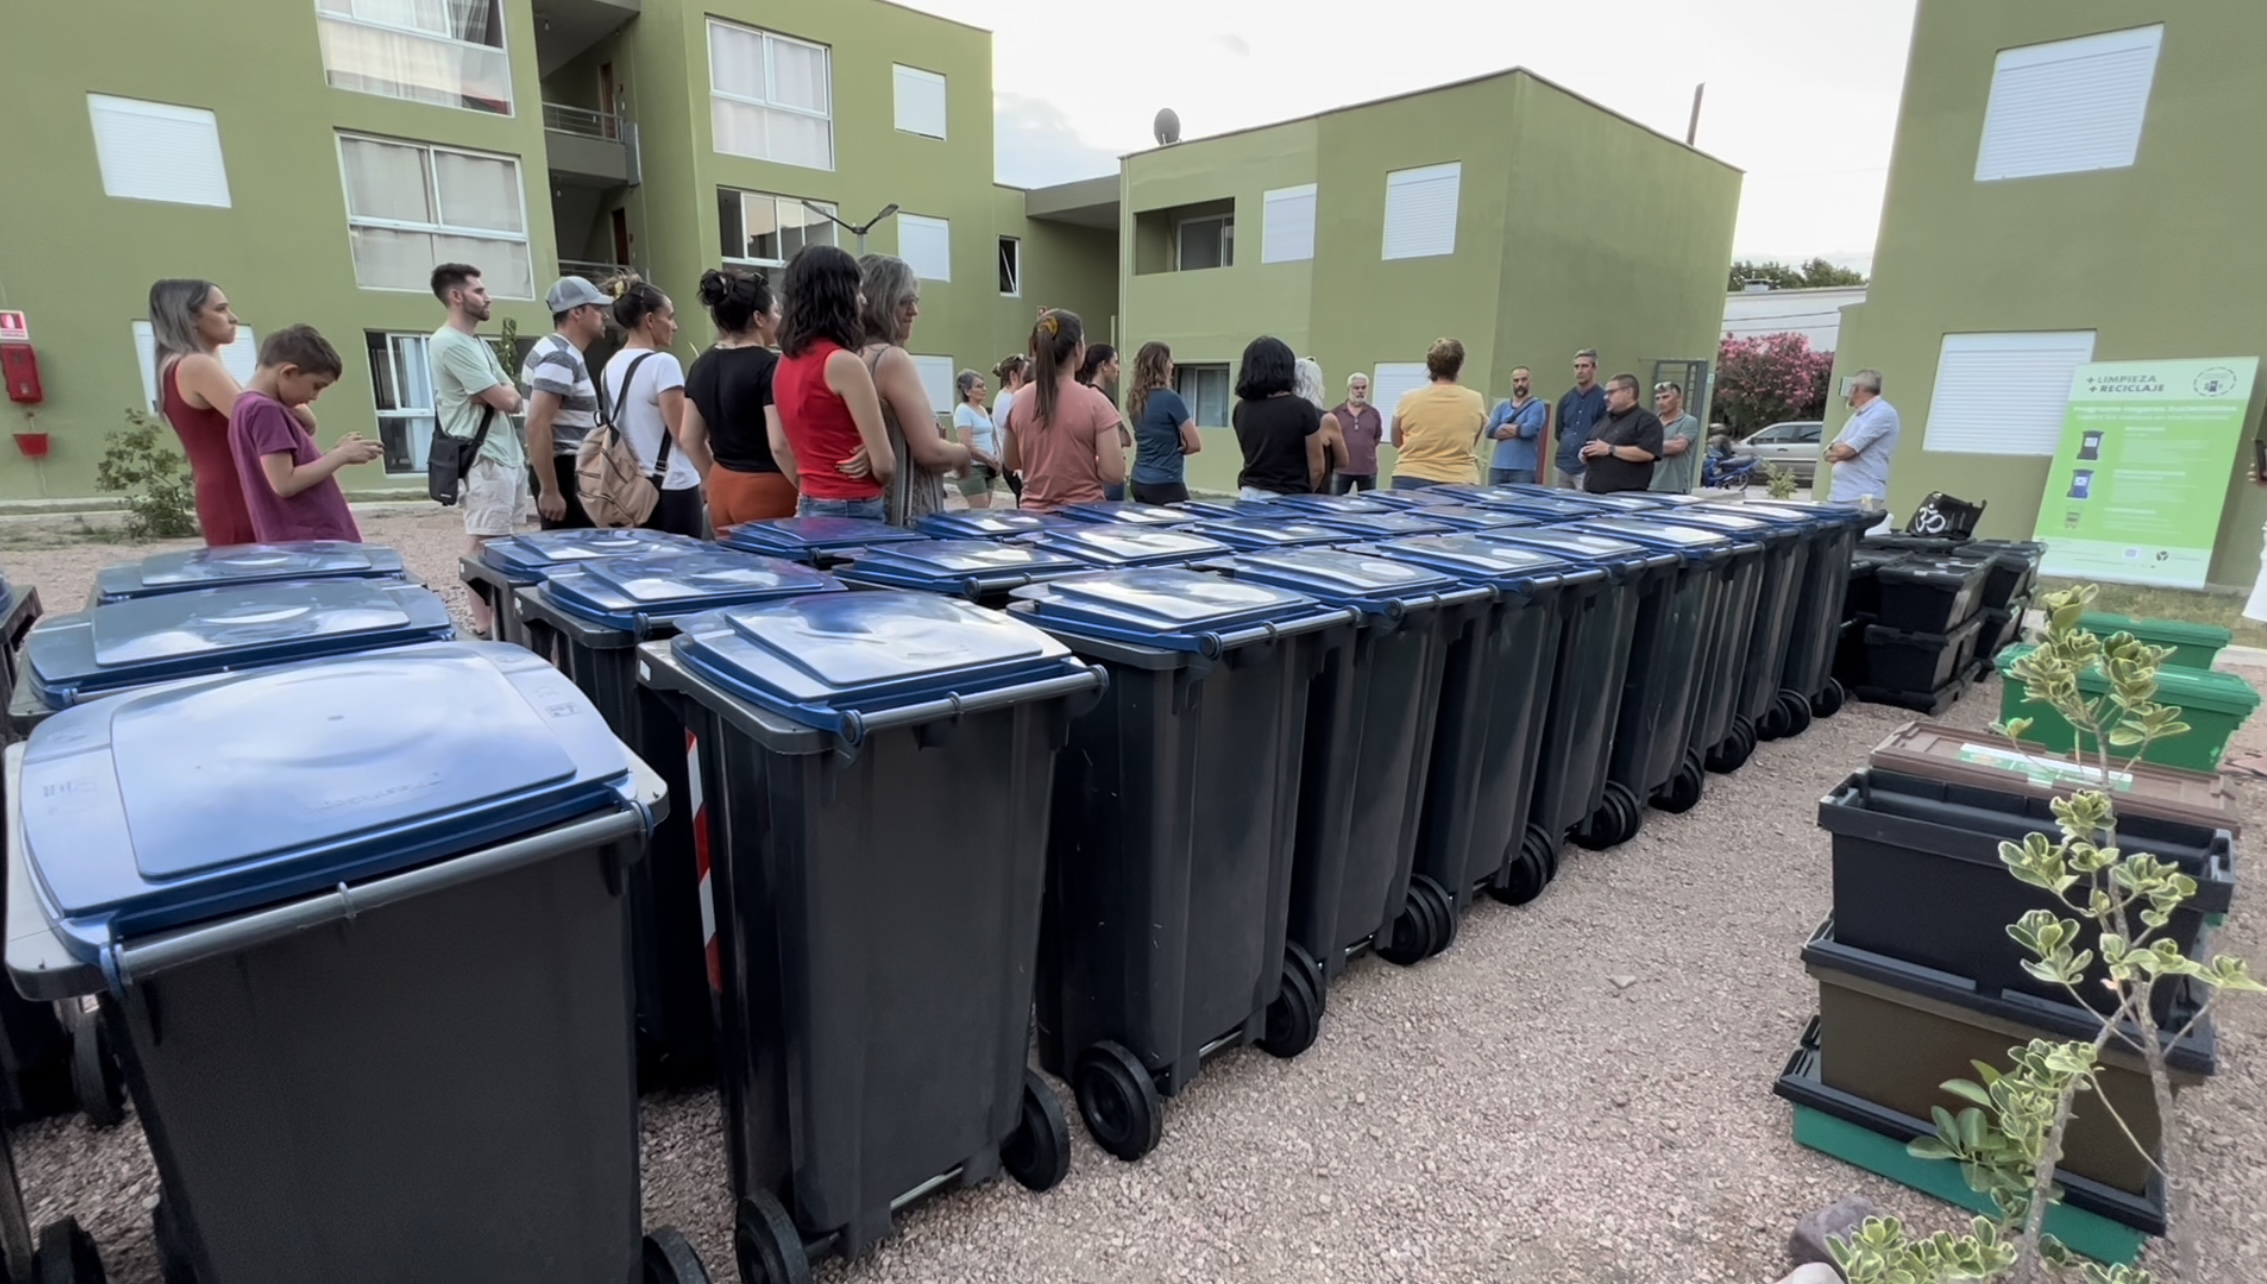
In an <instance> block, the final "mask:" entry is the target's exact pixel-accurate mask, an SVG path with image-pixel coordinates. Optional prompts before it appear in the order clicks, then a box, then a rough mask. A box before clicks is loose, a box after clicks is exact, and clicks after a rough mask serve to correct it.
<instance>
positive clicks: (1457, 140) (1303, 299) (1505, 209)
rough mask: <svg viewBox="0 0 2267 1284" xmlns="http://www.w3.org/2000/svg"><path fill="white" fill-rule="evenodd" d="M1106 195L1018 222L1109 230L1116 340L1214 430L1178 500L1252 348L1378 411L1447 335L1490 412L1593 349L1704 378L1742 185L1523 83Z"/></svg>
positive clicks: (1162, 172)
mask: <svg viewBox="0 0 2267 1284" xmlns="http://www.w3.org/2000/svg"><path fill="white" fill-rule="evenodd" d="M1110 186H1111V185H1110V184H1108V183H1107V182H1106V181H1105V182H1103V183H1096V184H1073V185H1070V186H1069V187H1066V188H1055V189H1049V190H1046V191H1041V192H1034V193H1032V194H1031V198H1030V201H1029V209H1030V211H1031V213H1032V214H1034V215H1035V216H1043V217H1045V218H1048V219H1068V220H1074V221H1080V220H1082V221H1085V222H1087V223H1090V224H1099V225H1104V226H1117V227H1119V228H1120V229H1121V232H1122V235H1121V237H1120V240H1119V245H1118V257H1119V272H1120V277H1119V287H1120V297H1121V298H1122V299H1123V305H1122V307H1121V309H1120V316H1119V318H1118V332H1117V341H1118V343H1119V346H1121V347H1122V348H1124V349H1126V350H1127V351H1128V353H1129V354H1130V353H1131V352H1132V351H1133V350H1134V349H1136V348H1138V347H1139V346H1140V345H1141V344H1142V343H1144V342H1146V341H1148V340H1152V339H1155V340H1162V341H1164V342H1166V343H1168V344H1170V345H1171V346H1172V349H1173V355H1174V357H1175V359H1176V361H1177V363H1178V365H1179V367H1180V372H1179V383H1180V391H1181V393H1182V395H1183V396H1184V398H1185V399H1186V400H1187V401H1188V403H1189V407H1190V409H1191V411H1192V412H1193V413H1194V414H1195V415H1196V417H1197V422H1198V424H1199V425H1200V426H1201V427H1203V428H1206V429H1208V430H1213V431H1209V432H1208V433H1207V443H1206V449H1205V451H1204V452H1203V453H1202V454H1200V455H1198V456H1196V457H1195V458H1194V459H1192V460H1191V461H1190V478H1189V479H1190V484H1191V485H1192V486H1193V487H1197V488H1200V489H1205V490H1213V491H1227V490H1233V489H1234V486H1235V478H1236V473H1237V471H1238V467H1239V459H1238V454H1237V450H1236V446H1235V439H1234V437H1233V435H1232V434H1230V433H1228V432H1227V431H1225V428H1224V426H1225V425H1226V424H1227V422H1228V412H1229V408H1230V404H1231V400H1232V398H1231V393H1230V389H1231V388H1232V387H1233V384H1234V378H1235V366H1236V362H1237V360H1238V358H1239V357H1240V356H1241V355H1242V353H1243V350H1244V346H1245V345H1246V344H1247V343H1249V342H1250V341H1251V340H1252V339H1253V338H1255V337H1257V336H1259V335H1262V334H1273V335H1276V336H1278V337H1280V338H1282V339H1283V340H1284V341H1286V342H1287V343H1289V344H1290V345H1291V346H1292V348H1293V349H1294V350H1296V351H1297V352H1299V353H1300V354H1302V355H1307V356H1312V357H1314V358H1315V359H1316V360H1317V361H1319V362H1320V363H1321V364H1322V367H1323V372H1324V374H1325V376H1326V378H1328V379H1329V381H1330V382H1331V384H1332V385H1333V387H1334V391H1335V392H1338V393H1342V392H1343V390H1344V384H1345V379H1346V378H1347V376H1348V375H1350V374H1352V373H1354V372H1355V371H1365V372H1369V373H1370V374H1371V376H1372V383H1373V395H1374V397H1375V399H1376V401H1377V402H1378V403H1379V404H1380V405H1381V406H1383V407H1385V408H1386V410H1387V412H1388V413H1389V414H1390V411H1391V407H1392V406H1393V404H1394V402H1395V401H1396V400H1397V399H1398V398H1399V396H1400V394H1401V393H1402V392H1405V391H1407V390H1409V389H1411V388H1413V387H1417V386H1420V385H1421V384H1422V383H1423V382H1424V379H1425V374H1424V357H1425V350H1426V348H1427V347H1429V346H1430V345H1431V343H1432V341H1433V340H1434V339H1436V338H1438V337H1441V336H1443V335H1448V336H1454V337H1456V338H1459V339H1461V340H1463V342H1464V345H1465V347H1466V349H1467V351H1468V352H1469V353H1470V356H1469V358H1468V360H1467V364H1466V366H1465V372H1464V381H1465V382H1466V383H1467V384H1469V385H1471V386H1473V387H1475V388H1478V389H1480V390H1481V391H1482V392H1483V393H1484V394H1485V395H1486V396H1487V397H1488V398H1489V399H1490V400H1491V401H1493V400H1496V399H1499V398H1502V397H1505V396H1508V395H1509V393H1510V383H1511V380H1510V374H1511V369H1512V367H1513V366H1517V365H1526V366H1530V367H1532V368H1533V369H1534V371H1535V390H1536V393H1537V395H1540V396H1547V397H1549V398H1552V399H1555V398H1556V397H1557V396H1558V394H1559V393H1560V392H1561V391H1563V390H1564V389H1565V388H1566V387H1568V386H1569V385H1570V384H1571V383H1572V372H1571V361H1572V357H1573V354H1574V352H1575V351H1576V350H1577V349H1579V348H1585V347H1589V348H1596V349H1598V351H1599V354H1600V362H1601V367H1600V373H1601V375H1607V374H1612V373H1615V372H1618V371H1624V370H1626V371H1631V372H1634V373H1636V374H1638V375H1639V376H1640V377H1641V378H1644V379H1647V380H1651V379H1653V378H1655V377H1656V375H1657V373H1658V374H1659V375H1660V376H1661V377H1668V378H1676V379H1679V380H1680V381H1682V382H1684V383H1686V384H1687V385H1688V387H1695V388H1697V387H1699V386H1701V385H1704V384H1705V376H1706V372H1707V371H1708V370H1709V369H1710V368H1712V366H1713V364H1714V356H1715V352H1716V346H1717V339H1718V334H1719V331H1720V329H1721V327H1722V323H1723V312H1724V303H1723V294H1724V282H1723V276H1724V265H1725V264H1726V263H1727V262H1729V260H1730V258H1731V248H1732V226H1733V221H1734V219H1735V217H1736V215H1737V213H1738V208H1739V199H1740V174H1739V171H1738V170H1736V169H1733V168H1732V167H1730V166H1728V165H1726V164H1724V163H1723V162H1721V161H1718V160H1715V159H1714V158H1712V157H1709V156H1707V155H1705V154H1703V153H1701V152H1698V151H1695V150H1694V149H1692V148H1690V147H1688V146H1686V145H1685V144H1683V143H1681V142H1678V141H1676V140H1674V139H1671V138H1668V137H1665V136H1664V135H1661V134H1658V133H1655V132H1654V131H1652V130H1650V129H1647V128H1645V127H1644V126H1641V125H1639V124H1637V123H1635V122H1633V121H1630V120H1628V119H1626V118H1624V117H1621V116H1618V115H1616V114H1614V113H1613V112H1611V111H1609V110H1607V109H1605V108H1603V107H1600V106H1598V105H1597V104H1594V103H1591V102H1588V101H1586V100H1584V99H1582V98H1580V97H1578V96H1576V95H1575V94H1572V93H1569V92H1568V91H1566V90H1564V89H1561V88H1559V87H1558V86H1556V85H1553V84H1551V83H1550V82H1549V81H1546V80H1543V79H1541V78H1540V77H1537V76H1535V75H1533V74H1532V73H1530V72H1527V71H1524V70H1513V71H1508V72H1504V73H1501V74H1498V75H1492V76H1487V77H1483V78H1480V79H1477V80H1471V81H1466V82H1463V83H1459V84H1452V85H1445V86H1441V87H1439V88H1435V89H1429V90H1425V91H1423V92H1420V93H1415V94H1409V95H1405V96H1402V97H1397V98H1390V99H1386V100H1384V101H1380V102H1372V103H1365V104H1361V105H1358V106H1352V107H1347V108H1343V109H1340V110H1336V111H1330V112H1325V113H1323V114H1321V115H1318V116H1311V117H1308V118H1306V119H1303V120H1294V121H1287V122H1284V123H1282V124H1276V125H1268V126H1264V127H1261V128H1257V129H1248V130H1242V131H1238V132H1236V133H1231V134H1225V135H1220V136H1217V137H1211V138H1204V139H1198V140H1194V141H1190V142H1185V143H1177V144H1173V145H1170V146H1161V147H1158V148H1155V149H1153V150H1149V151H1144V152H1140V153H1137V154H1135V155H1132V156H1129V157H1127V158H1126V159H1125V161H1124V164H1123V165H1122V167H1121V174H1120V176H1119V179H1118V181H1117V183H1116V184H1115V188H1116V190H1115V191H1112V190H1110ZM1691 400H1692V404H1694V405H1706V404H1707V402H1706V400H1705V394H1704V393H1703V392H1699V391H1695V392H1693V394H1692V398H1691ZM1483 449H1485V446H1483ZM1390 459H1391V451H1390V448H1389V449H1388V451H1387V464H1386V466H1387V467H1388V468H1390Z"/></svg>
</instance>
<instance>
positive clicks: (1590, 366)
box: [1556, 348, 1606, 490]
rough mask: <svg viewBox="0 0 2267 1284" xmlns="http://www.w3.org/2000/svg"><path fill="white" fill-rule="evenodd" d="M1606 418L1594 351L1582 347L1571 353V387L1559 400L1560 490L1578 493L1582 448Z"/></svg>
mask: <svg viewBox="0 0 2267 1284" xmlns="http://www.w3.org/2000/svg"><path fill="white" fill-rule="evenodd" d="M1605 417H1606V390H1605V389H1604V388H1603V387H1601V386H1599V383H1598V350H1597V349H1596V348H1584V349H1583V350H1582V351H1580V352H1577V353H1575V354H1574V386H1573V387H1572V388H1569V389H1568V390H1567V393H1566V395H1565V396H1563V397H1561V398H1559V436H1558V445H1559V448H1558V458H1557V460H1556V463H1557V466H1558V484H1559V486H1560V488H1561V489H1564V490H1581V489H1582V473H1583V470H1584V468H1585V466H1586V465H1585V464H1584V463H1583V460H1582V448H1583V447H1584V446H1587V445H1589V444H1590V434H1591V432H1592V431H1594V430H1595V429H1596V428H1597V427H1598V421H1599V420H1601V419H1604V418H1605Z"/></svg>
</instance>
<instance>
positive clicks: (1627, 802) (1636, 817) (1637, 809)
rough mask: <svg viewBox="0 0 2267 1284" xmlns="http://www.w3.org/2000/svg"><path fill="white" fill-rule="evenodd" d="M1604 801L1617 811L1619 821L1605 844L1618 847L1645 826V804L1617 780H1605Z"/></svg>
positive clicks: (1635, 835)
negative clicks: (1611, 839) (1611, 837)
mask: <svg viewBox="0 0 2267 1284" xmlns="http://www.w3.org/2000/svg"><path fill="white" fill-rule="evenodd" d="M1606 801H1607V805H1608V806H1610V807H1612V808H1614V809H1615V810H1616V811H1617V812H1618V813H1619V817H1618V818H1619V820H1620V822H1621V823H1620V825H1619V827H1617V828H1616V829H1615V830H1614V832H1613V841H1611V842H1609V843H1607V844H1606V845H1607V846H1608V847H1619V846H1621V845H1622V844H1623V843H1626V842H1628V841H1629V840H1630V839H1632V838H1635V837H1637V833H1638V831H1639V830H1641V829H1643V828H1645V804H1643V803H1641V802H1639V801H1638V800H1637V794H1636V793H1635V792H1633V791H1632V790H1631V789H1630V787H1629V786H1627V785H1625V784H1623V783H1621V782H1620V781H1618V780H1609V781H1607V782H1606Z"/></svg>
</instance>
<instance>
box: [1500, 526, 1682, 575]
mask: <svg viewBox="0 0 2267 1284" xmlns="http://www.w3.org/2000/svg"><path fill="white" fill-rule="evenodd" d="M1476 535H1477V537H1478V538H1480V539H1485V540H1494V541H1496V542H1498V543H1503V544H1510V545H1512V546H1513V547H1516V548H1532V549H1537V550H1539V551H1541V552H1545V553H1553V554H1556V555H1557V556H1560V557H1564V558H1567V559H1569V560H1572V561H1577V562H1590V563H1594V564H1596V565H1599V566H1607V567H1614V568H1617V569H1621V570H1644V569H1647V568H1659V567H1665V566H1674V565H1676V564H1677V562H1678V560H1679V558H1678V556H1677V554H1675V553H1672V552H1669V551H1668V550H1667V549H1657V548H1648V547H1646V546H1645V545H1643V544H1639V543H1635V542H1633V541H1631V540H1626V539H1621V538H1619V537H1617V536H1610V535H1605V534H1601V533H1598V532H1595V531H1586V530H1582V529H1580V528H1577V527H1572V526H1533V527H1528V526H1513V527H1510V528H1507V529H1504V530H1493V531H1479V532H1476Z"/></svg>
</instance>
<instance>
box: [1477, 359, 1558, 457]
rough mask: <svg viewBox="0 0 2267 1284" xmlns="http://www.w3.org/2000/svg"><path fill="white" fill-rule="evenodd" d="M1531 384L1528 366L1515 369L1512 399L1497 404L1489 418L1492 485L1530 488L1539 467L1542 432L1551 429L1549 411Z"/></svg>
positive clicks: (1512, 382) (1512, 377)
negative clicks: (1537, 398) (1494, 449)
mask: <svg viewBox="0 0 2267 1284" xmlns="http://www.w3.org/2000/svg"><path fill="white" fill-rule="evenodd" d="M1534 382H1535V376H1534V375H1533V374H1532V373H1530V372H1529V371H1528V369H1527V367H1525V366H1518V367H1515V368H1514V369H1513V370H1512V372H1511V400H1509V401H1499V402H1497V403H1496V409H1495V413H1494V414H1492V415H1489V416H1488V437H1489V439H1490V440H1492V441H1494V442H1495V443H1496V453H1495V457H1494V458H1493V459H1491V460H1490V461H1489V463H1488V484H1489V485H1491V486H1511V485H1533V484H1534V481H1535V476H1536V472H1537V470H1538V469H1540V468H1541V467H1542V464H1541V462H1540V460H1539V458H1538V456H1539V454H1540V452H1541V448H1542V444H1543V429H1545V428H1547V427H1549V426H1550V421H1551V408H1550V407H1549V406H1548V405H1546V404H1544V403H1543V402H1541V401H1538V400H1536V398H1535V394H1534V392H1533V391H1532V388H1533V387H1534Z"/></svg>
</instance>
